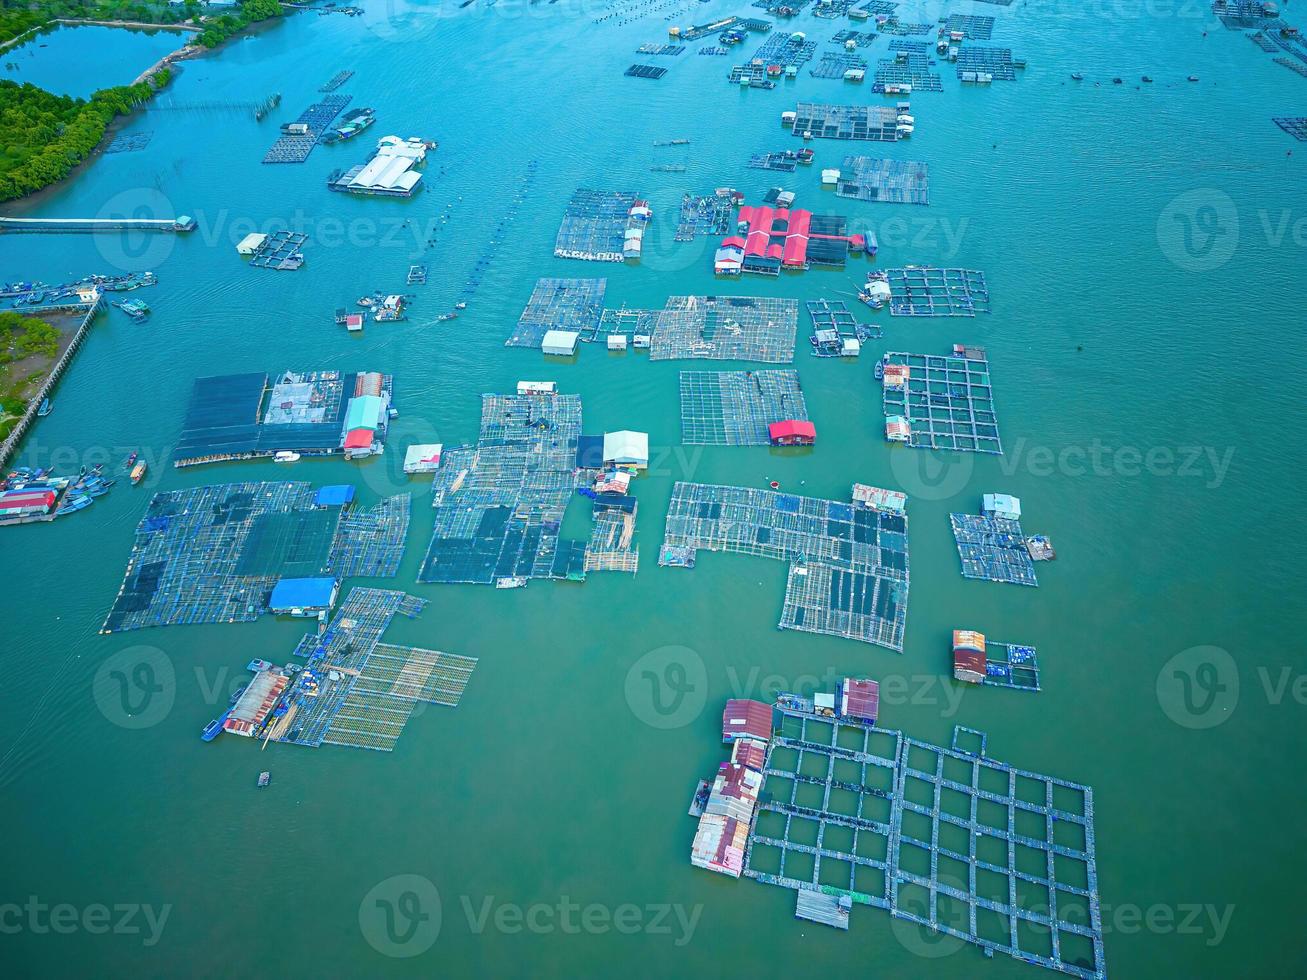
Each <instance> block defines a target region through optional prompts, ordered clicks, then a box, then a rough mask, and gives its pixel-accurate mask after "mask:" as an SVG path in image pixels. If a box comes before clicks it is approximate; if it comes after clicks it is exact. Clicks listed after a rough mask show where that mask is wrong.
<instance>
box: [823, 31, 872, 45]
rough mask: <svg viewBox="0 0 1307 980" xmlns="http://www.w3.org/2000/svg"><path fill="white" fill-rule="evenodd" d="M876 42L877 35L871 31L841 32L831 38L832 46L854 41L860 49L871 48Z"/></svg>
mask: <svg viewBox="0 0 1307 980" xmlns="http://www.w3.org/2000/svg"><path fill="white" fill-rule="evenodd" d="M874 40H876V35H875V34H873V33H872V32H870V31H849V30H845V31H839V32H837V33H836V34H835V36H834V37H832V38H831V43H832V44H845V43H847V42H848V41H852V42H853V43H854V44H855V45H857V46H858V47H860V48H865V47H868V46H870V44H871V42H872V41H874Z"/></svg>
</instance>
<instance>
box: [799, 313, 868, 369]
mask: <svg viewBox="0 0 1307 980" xmlns="http://www.w3.org/2000/svg"><path fill="white" fill-rule="evenodd" d="M804 305H805V306H807V308H808V316H809V317H811V318H812V336H811V337H809V338H808V342H809V343H810V344H811V345H812V353H813V355H814V356H816V357H850V356H855V355H857V354H860V353H862V347H861V345H862V343H863V341H866V340H878V339H880V337H881V330H880V328H879V327H877V326H875V325H874V324H865V325H864V324H861V323H859V322H858V320H857V318H856V317H855V316H854V315H853V312H852V311H851V310H850V309H849V306H848V304H847V303H845V302H844V301H843V300H838V299H837V300H826V299H816V300H814V299H810V300H808V301H807V302H806V303H805V304H804ZM855 340H856V341H857V342H858V344H857V346H856V347H852V346H851V345H850V343H849V342H850V341H855Z"/></svg>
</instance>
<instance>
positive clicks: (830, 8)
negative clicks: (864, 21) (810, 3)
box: [812, 0, 858, 20]
mask: <svg viewBox="0 0 1307 980" xmlns="http://www.w3.org/2000/svg"><path fill="white" fill-rule="evenodd" d="M857 3H858V0H817V5H816V6H815V7H813V8H812V16H814V17H823V18H825V19H826V20H838V19H839V18H841V17H844V16H846V15H847V14H848V12H849V11H850V10H851V9H852V8H853V7H855V6H857Z"/></svg>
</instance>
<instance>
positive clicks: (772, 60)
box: [749, 31, 817, 67]
mask: <svg viewBox="0 0 1307 980" xmlns="http://www.w3.org/2000/svg"><path fill="white" fill-rule="evenodd" d="M816 53H817V42H816V41H808V40H804V39H803V38H802V36H801V35H800V36H798V37H796V36H795V35H793V34H787V33H785V32H784V31H781V32H779V33H776V34H773V35H772V36H771V37H769V38H767V40H765V41H763V42H762V44H761V45H759V47H758V50H757V51H755V52H754V53H753V57H752V58H750V59H749V60H750V61H761V62H762V63H763V64H765V65H784V66H786V67H790V66H794V67H799V66H802V65H803V64H804V63H805V62H807V61H811V60H812V56H813V55H814V54H816Z"/></svg>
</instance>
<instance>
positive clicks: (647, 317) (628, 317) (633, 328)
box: [580, 306, 662, 343]
mask: <svg viewBox="0 0 1307 980" xmlns="http://www.w3.org/2000/svg"><path fill="white" fill-rule="evenodd" d="M661 313H662V310H636V309H628V308H627V307H625V306H623V307H622V308H621V309H616V310H604V313H603V316H602V317H600V318H599V324H598V326H596V327H591V328H587V329H582V330H581V338H580V339H581V340H582V342H584V343H594V342H596V341H598V340H600V339H601V338H604V339H606V338H608V337H610V336H614V335H620V336H623V337H627V338H630V339H631V341H632V342H633V340H634V338H635V337H649V338H652V337H653V332H654V330H656V329H657V328H658V317H659V315H661Z"/></svg>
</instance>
